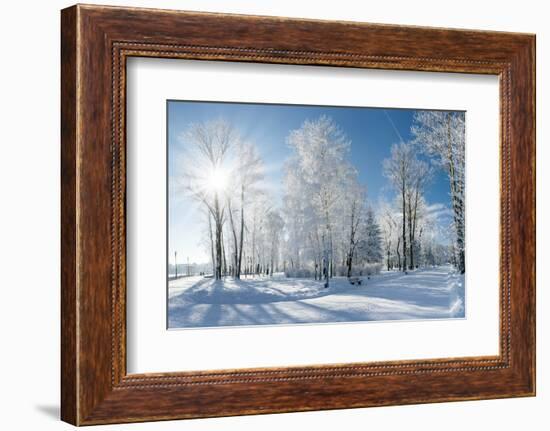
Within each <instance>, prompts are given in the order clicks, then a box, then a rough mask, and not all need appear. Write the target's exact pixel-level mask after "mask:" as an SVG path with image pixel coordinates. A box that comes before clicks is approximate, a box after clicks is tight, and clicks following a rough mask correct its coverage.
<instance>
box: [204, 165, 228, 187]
mask: <svg viewBox="0 0 550 431" xmlns="http://www.w3.org/2000/svg"><path fill="white" fill-rule="evenodd" d="M226 187H227V172H226V171H225V170H224V169H223V168H221V167H216V168H214V169H212V171H211V172H210V175H209V176H208V188H210V189H211V190H213V191H217V192H220V191H223V190H225V189H226Z"/></svg>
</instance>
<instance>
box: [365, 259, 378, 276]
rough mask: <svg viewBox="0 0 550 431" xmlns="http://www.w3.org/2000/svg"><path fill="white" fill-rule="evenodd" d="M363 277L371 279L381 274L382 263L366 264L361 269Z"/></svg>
mask: <svg viewBox="0 0 550 431" xmlns="http://www.w3.org/2000/svg"><path fill="white" fill-rule="evenodd" d="M361 270H362V272H363V275H366V276H368V277H370V276H371V275H376V274H380V271H381V270H382V264H381V263H380V262H375V263H365V264H364V265H363V267H362V268H361Z"/></svg>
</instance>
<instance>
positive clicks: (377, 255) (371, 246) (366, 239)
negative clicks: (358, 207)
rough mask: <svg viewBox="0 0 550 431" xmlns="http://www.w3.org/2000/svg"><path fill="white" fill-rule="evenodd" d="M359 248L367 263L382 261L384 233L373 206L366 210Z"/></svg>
mask: <svg viewBox="0 0 550 431" xmlns="http://www.w3.org/2000/svg"><path fill="white" fill-rule="evenodd" d="M359 248H360V253H361V256H362V258H363V259H364V261H365V262H366V263H377V262H381V261H382V234H381V230H380V227H379V226H378V222H377V221H376V217H375V216H374V211H373V210H372V208H368V209H367V212H366V217H365V223H364V234H363V239H362V240H361V243H360V245H359Z"/></svg>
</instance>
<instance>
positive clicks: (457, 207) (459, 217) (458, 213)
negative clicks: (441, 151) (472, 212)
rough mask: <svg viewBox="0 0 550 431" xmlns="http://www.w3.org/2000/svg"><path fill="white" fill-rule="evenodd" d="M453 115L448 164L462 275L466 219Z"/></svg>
mask: <svg viewBox="0 0 550 431" xmlns="http://www.w3.org/2000/svg"><path fill="white" fill-rule="evenodd" d="M450 115H451V114H447V148H448V154H447V157H448V162H449V166H448V168H449V184H450V187H451V200H452V205H453V213H454V223H455V229H456V236H457V238H456V242H457V248H458V250H457V255H458V256H457V266H458V269H459V271H460V273H461V274H464V272H465V259H464V225H463V222H464V219H463V214H462V210H463V209H462V204H461V203H460V202H459V199H460V198H459V196H458V185H457V183H458V181H457V178H456V172H455V166H454V164H455V161H454V157H453V149H452V143H451V117H450Z"/></svg>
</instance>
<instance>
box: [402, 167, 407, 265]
mask: <svg viewBox="0 0 550 431" xmlns="http://www.w3.org/2000/svg"><path fill="white" fill-rule="evenodd" d="M401 163H403V164H404V162H401ZM402 169H403V171H404V170H405V167H404V166H403V168H402ZM405 187H406V184H405V172H403V178H402V185H401V200H402V207H403V272H405V271H407V232H406V230H407V229H406V227H407V221H406V219H407V217H406V200H405Z"/></svg>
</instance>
